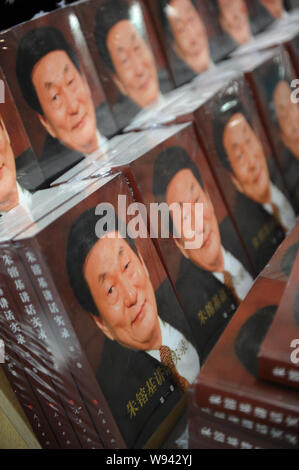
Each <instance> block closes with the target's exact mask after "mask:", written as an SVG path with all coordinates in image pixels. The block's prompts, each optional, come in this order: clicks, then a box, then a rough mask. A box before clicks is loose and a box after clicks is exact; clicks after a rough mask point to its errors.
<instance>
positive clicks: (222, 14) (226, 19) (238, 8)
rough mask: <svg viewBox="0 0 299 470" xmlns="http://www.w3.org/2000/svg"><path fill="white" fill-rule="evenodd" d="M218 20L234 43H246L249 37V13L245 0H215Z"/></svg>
mask: <svg viewBox="0 0 299 470" xmlns="http://www.w3.org/2000/svg"><path fill="white" fill-rule="evenodd" d="M215 4H216V8H217V9H218V21H219V23H220V25H221V27H222V29H223V31H225V32H226V33H227V34H228V35H229V36H230V37H231V38H232V39H233V40H234V41H235V43H236V44H238V45H241V44H245V43H247V42H248V41H249V40H250V38H251V30H250V22H249V14H248V9H247V5H246V2H245V0H216V2H215Z"/></svg>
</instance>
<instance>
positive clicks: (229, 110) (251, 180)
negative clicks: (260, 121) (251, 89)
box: [214, 95, 296, 233]
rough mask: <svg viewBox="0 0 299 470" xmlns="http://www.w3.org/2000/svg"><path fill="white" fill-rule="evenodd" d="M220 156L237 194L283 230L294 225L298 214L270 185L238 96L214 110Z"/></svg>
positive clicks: (260, 148)
mask: <svg viewBox="0 0 299 470" xmlns="http://www.w3.org/2000/svg"><path fill="white" fill-rule="evenodd" d="M214 140H215V145H216V148H217V154H218V157H219V159H220V160H221V163H222V165H223V166H224V168H225V169H226V170H227V171H228V172H229V173H230V178H231V181H232V183H233V184H234V186H235V188H236V189H237V191H238V192H239V193H241V194H243V195H244V196H246V197H247V198H248V199H250V200H252V201H253V202H254V203H257V204H259V205H260V206H261V207H262V208H263V209H264V210H265V211H266V212H268V213H269V214H271V215H272V216H273V217H274V218H276V219H277V221H278V222H279V224H280V225H281V226H282V227H283V229H284V231H285V232H286V233H287V232H289V231H290V230H291V229H292V228H293V227H294V225H295V222H296V217H295V213H294V211H293V209H292V207H291V205H290V203H289V201H288V199H287V198H286V196H285V194H284V193H283V192H282V191H281V190H280V189H279V188H278V187H277V186H276V185H275V184H273V183H272V182H271V179H270V173H269V169H268V165H267V158H266V155H265V150H264V147H263V144H262V142H261V140H260V138H259V136H258V135H257V133H256V131H255V130H254V127H253V125H252V123H251V120H250V117H249V115H248V112H247V110H246V109H245V108H244V106H243V105H242V104H241V102H240V100H239V99H238V98H237V96H232V95H231V96H229V97H226V98H224V100H223V101H222V103H220V105H219V103H218V104H217V117H216V109H215V121H214Z"/></svg>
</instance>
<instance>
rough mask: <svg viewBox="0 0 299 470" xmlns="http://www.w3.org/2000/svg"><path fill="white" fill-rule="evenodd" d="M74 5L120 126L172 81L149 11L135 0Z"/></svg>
mask: <svg viewBox="0 0 299 470" xmlns="http://www.w3.org/2000/svg"><path fill="white" fill-rule="evenodd" d="M74 11H75V12H76V14H77V15H78V18H79V21H80V24H81V28H82V31H83V33H84V35H85V38H86V42H87V44H88V47H89V50H90V53H91V57H92V59H93V61H94V64H95V67H96V70H97V72H98V76H99V78H100V81H101V84H102V86H103V89H104V91H105V93H106V96H107V99H108V102H109V104H110V106H111V109H112V111H113V115H114V117H115V120H116V122H117V124H118V127H119V128H120V129H122V128H123V127H125V126H127V125H128V124H129V123H130V122H131V120H132V119H133V118H134V117H135V115H136V114H137V113H139V111H141V110H142V109H144V108H146V107H147V106H149V105H151V104H152V103H154V102H156V101H159V100H160V99H161V98H162V96H163V94H165V93H167V92H168V91H170V90H172V89H173V87H174V84H173V81H172V78H171V75H170V72H169V70H168V65H167V63H166V59H165V57H164V52H163V50H162V49H161V47H160V44H159V41H158V38H157V36H156V33H155V30H154V27H153V24H152V22H151V18H150V16H149V13H148V11H147V10H146V9H145V7H144V5H143V4H142V2H137V1H135V0H134V1H132V0H117V1H116V0H89V1H88V2H84V3H81V4H80V3H79V4H78V5H75V6H74Z"/></svg>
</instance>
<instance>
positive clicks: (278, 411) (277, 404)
mask: <svg viewBox="0 0 299 470" xmlns="http://www.w3.org/2000/svg"><path fill="white" fill-rule="evenodd" d="M284 291H285V282H281V281H274V280H270V279H265V278H263V277H259V278H258V280H257V281H256V283H255V285H254V287H253V288H252V289H251V291H250V293H249V294H248V296H247V298H246V300H245V301H244V302H243V303H242V305H241V306H240V307H239V310H238V312H237V313H236V314H235V316H234V318H233V319H232V320H231V322H230V324H229V327H228V328H227V329H226V331H225V332H224V334H223V335H222V337H221V338H220V340H219V342H218V343H217V345H216V346H215V348H214V349H213V351H212V353H211V354H210V356H209V358H208V360H207V362H206V363H205V365H204V366H203V368H202V370H201V373H200V374H199V376H198V378H197V383H196V384H195V385H194V387H193V388H192V390H193V392H194V395H193V405H194V406H198V407H207V408H211V409H213V410H216V411H224V412H227V411H230V412H232V413H234V414H235V415H237V416H239V417H242V418H248V419H254V420H255V421H256V422H259V423H262V424H267V425H269V426H275V427H279V428H282V429H286V430H288V431H290V432H295V433H297V434H298V430H299V397H298V393H297V392H295V391H293V390H291V389H288V388H283V387H279V386H277V385H272V384H267V383H266V382H263V381H261V380H259V378H258V352H259V348H260V346H261V343H262V341H263V339H264V337H265V334H266V332H267V330H268V328H269V326H270V325H271V323H272V321H273V318H274V315H275V312H276V310H277V307H278V305H279V304H280V302H281V298H282V296H283V293H284Z"/></svg>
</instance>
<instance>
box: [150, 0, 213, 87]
mask: <svg viewBox="0 0 299 470" xmlns="http://www.w3.org/2000/svg"><path fill="white" fill-rule="evenodd" d="M145 3H146V5H147V6H148V8H149V10H150V12H151V15H152V19H153V21H154V23H155V26H156V30H157V32H158V35H159V38H160V44H161V45H162V47H163V48H164V53H165V55H166V57H167V60H168V63H169V66H170V68H171V71H172V75H173V78H174V81H175V84H176V86H177V87H178V86H180V85H183V84H184V83H187V82H189V81H190V80H192V79H193V78H195V77H196V76H197V75H198V74H202V73H203V72H205V71H206V70H208V69H209V68H210V67H211V66H212V62H213V58H212V56H211V50H210V44H209V36H208V33H209V29H208V28H207V26H208V24H207V20H206V18H203V17H202V16H201V14H200V11H199V9H198V2H197V0H183V1H180V0H170V1H169V0H154V1H153V0H146V2H145Z"/></svg>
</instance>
